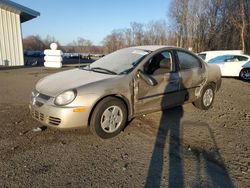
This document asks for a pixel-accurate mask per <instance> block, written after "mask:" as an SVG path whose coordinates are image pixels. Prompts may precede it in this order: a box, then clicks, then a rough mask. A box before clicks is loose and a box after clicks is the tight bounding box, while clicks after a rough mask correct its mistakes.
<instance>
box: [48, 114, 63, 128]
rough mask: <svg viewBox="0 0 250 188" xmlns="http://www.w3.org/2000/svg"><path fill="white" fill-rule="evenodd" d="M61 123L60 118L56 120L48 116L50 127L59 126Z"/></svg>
mask: <svg viewBox="0 0 250 188" xmlns="http://www.w3.org/2000/svg"><path fill="white" fill-rule="evenodd" d="M60 123H61V119H60V118H56V117H52V116H49V124H52V125H56V126H57V125H59V124H60Z"/></svg>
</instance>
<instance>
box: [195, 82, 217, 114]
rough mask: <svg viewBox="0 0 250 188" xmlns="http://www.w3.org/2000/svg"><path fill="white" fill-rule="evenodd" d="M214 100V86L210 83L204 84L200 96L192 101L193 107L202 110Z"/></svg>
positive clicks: (207, 107) (206, 108) (208, 106)
mask: <svg viewBox="0 0 250 188" xmlns="http://www.w3.org/2000/svg"><path fill="white" fill-rule="evenodd" d="M213 102H214V87H213V86H211V85H208V86H205V87H204V88H203V90H202V93H201V96H200V97H199V98H198V99H197V100H196V101H195V102H194V103H193V104H194V106H195V107H197V108H200V109H202V110H208V109H209V108H210V107H211V106H212V104H213Z"/></svg>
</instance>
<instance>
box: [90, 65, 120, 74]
mask: <svg viewBox="0 0 250 188" xmlns="http://www.w3.org/2000/svg"><path fill="white" fill-rule="evenodd" d="M90 70H92V71H98V70H101V71H105V72H107V73H110V74H114V75H117V73H116V72H114V71H111V70H108V69H105V68H102V67H92V68H90ZM98 72H100V71H98Z"/></svg>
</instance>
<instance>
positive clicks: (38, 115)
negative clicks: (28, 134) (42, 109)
mask: <svg viewBox="0 0 250 188" xmlns="http://www.w3.org/2000/svg"><path fill="white" fill-rule="evenodd" d="M31 113H32V116H33V117H34V118H35V119H37V120H39V121H44V114H43V113H39V112H38V111H36V110H33V111H32V112H31Z"/></svg>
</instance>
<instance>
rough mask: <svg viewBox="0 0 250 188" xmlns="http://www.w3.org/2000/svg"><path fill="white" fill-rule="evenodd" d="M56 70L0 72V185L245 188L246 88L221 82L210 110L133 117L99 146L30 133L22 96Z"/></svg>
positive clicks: (88, 138)
mask: <svg viewBox="0 0 250 188" xmlns="http://www.w3.org/2000/svg"><path fill="white" fill-rule="evenodd" d="M56 71H57V70H47V69H45V68H26V69H11V70H0V88H1V89H0V129H1V131H0V187H250V175H249V174H250V142H249V136H250V83H248V82H243V81H241V80H237V79H233V78H223V81H222V87H221V89H220V91H219V92H218V93H217V94H216V99H215V101H214V105H213V107H212V108H211V109H210V110H209V111H201V110H198V109H196V108H195V107H193V106H192V105H191V104H187V105H184V106H183V107H177V108H173V109H169V110H165V111H164V112H157V113H152V114H148V115H145V116H142V117H138V118H135V119H134V120H133V121H132V122H130V124H129V125H128V126H127V128H126V129H125V130H124V132H122V133H121V134H120V135H118V136H117V137H115V138H113V139H109V140H101V139H98V138H96V137H94V136H93V135H92V134H91V133H90V132H89V130H88V129H72V130H64V131H61V130H57V129H51V128H47V129H46V128H44V129H43V130H42V131H37V132H35V131H34V130H33V129H34V128H37V127H41V126H42V125H41V124H39V123H38V122H36V121H35V120H33V119H32V118H31V117H30V115H29V110H28V102H27V101H28V96H29V94H30V92H31V89H32V88H33V87H34V85H35V83H36V82H37V81H38V80H39V79H40V78H42V77H44V76H45V75H47V74H51V73H53V72H56Z"/></svg>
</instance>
